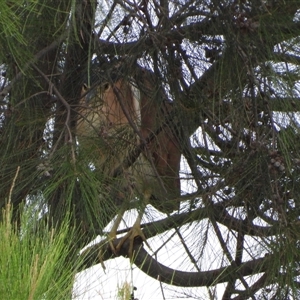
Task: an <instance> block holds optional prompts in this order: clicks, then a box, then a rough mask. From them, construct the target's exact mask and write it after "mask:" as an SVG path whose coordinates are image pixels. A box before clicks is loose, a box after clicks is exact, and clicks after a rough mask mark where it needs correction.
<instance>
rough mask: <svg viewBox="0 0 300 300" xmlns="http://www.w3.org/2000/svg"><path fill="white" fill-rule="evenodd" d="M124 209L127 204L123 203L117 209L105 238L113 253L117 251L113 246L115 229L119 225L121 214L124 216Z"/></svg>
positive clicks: (116, 229)
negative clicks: (117, 211) (115, 216)
mask: <svg viewBox="0 0 300 300" xmlns="http://www.w3.org/2000/svg"><path fill="white" fill-rule="evenodd" d="M126 209H127V205H124V204H123V205H122V207H121V210H120V211H119V213H118V215H117V218H116V220H115V221H114V224H113V227H112V229H111V230H110V232H109V233H108V237H107V240H108V243H109V246H110V248H111V250H112V251H113V253H114V254H117V253H118V249H116V248H115V246H114V244H113V241H114V240H115V239H116V237H117V231H118V228H119V225H120V223H121V221H122V219H123V216H124V213H125V211H126Z"/></svg>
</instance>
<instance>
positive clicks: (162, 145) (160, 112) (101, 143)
mask: <svg viewBox="0 0 300 300" xmlns="http://www.w3.org/2000/svg"><path fill="white" fill-rule="evenodd" d="M170 106H171V105H170V104H167V103H166V101H165V100H164V99H163V93H162V92H161V91H160V90H159V89H158V91H157V89H155V88H154V85H152V84H151V74H150V73H149V72H148V71H146V70H139V76H138V77H137V80H136V81H133V80H132V82H131V80H128V79H125V78H118V79H117V80H116V81H115V82H105V83H102V84H99V85H97V86H96V87H95V89H94V90H93V91H91V92H90V93H87V94H86V95H85V97H83V99H82V101H81V103H80V110H79V116H80V118H79V120H78V122H77V128H76V131H77V137H78V140H79V147H80V148H79V149H81V151H84V152H85V153H91V161H93V163H94V164H95V166H96V168H98V169H99V170H101V171H102V172H103V174H104V175H105V176H107V177H110V176H112V175H114V174H113V172H114V171H115V170H117V169H121V170H123V173H122V174H121V177H122V179H121V182H122V184H121V186H119V187H120V188H121V190H122V191H121V192H122V193H121V194H125V195H126V194H128V197H127V196H124V199H122V201H124V202H127V203H128V202H129V201H130V200H132V199H129V198H133V197H138V198H140V199H141V200H142V202H143V203H144V206H146V204H148V203H149V202H150V203H151V204H152V205H153V206H155V207H156V208H157V209H158V210H160V211H162V212H165V213H170V212H172V211H173V210H175V209H176V208H178V207H179V202H178V199H177V200H176V198H178V196H179V195H180V181H179V167H180V156H181V153H180V150H179V146H178V143H177V140H176V138H175V136H174V135H173V133H172V131H171V130H170V129H169V128H168V127H167V126H162V122H163V120H164V118H165V114H167V113H168V111H169V110H170ZM159 128H160V129H161V130H159ZM157 131H159V134H157V136H155V137H154V138H153V139H152V140H151V141H150V142H149V143H148V144H147V146H146V147H143V149H144V150H143V151H141V153H140V154H139V155H138V156H137V157H135V159H134V160H133V161H134V162H133V163H132V164H131V165H130V167H128V168H126V167H125V164H124V161H125V160H126V159H128V156H129V154H130V153H132V151H134V150H136V149H137V148H138V147H139V146H140V145H141V143H144V142H145V141H146V139H147V138H149V135H150V134H153V133H155V132H157ZM127 206H128V205H127ZM127 206H126V205H124V206H123V209H121V211H120V213H119V215H118V217H117V220H116V221H115V224H114V226H113V229H112V233H111V238H114V237H115V234H116V231H117V228H118V226H119V223H120V221H121V219H122V215H123V213H124V211H125V210H126V207H127ZM142 214H143V209H141V211H140V214H139V218H138V220H137V221H136V223H135V225H134V226H133V228H134V230H133V229H132V232H131V233H129V234H128V236H126V238H128V237H129V238H132V239H133V238H134V236H136V235H140V236H142V238H144V239H145V237H144V236H143V234H142V232H141V230H140V229H137V228H139V223H140V221H141V217H142ZM136 229H137V231H136ZM133 232H134V233H133ZM119 247H121V245H120V246H119ZM116 250H118V249H116Z"/></svg>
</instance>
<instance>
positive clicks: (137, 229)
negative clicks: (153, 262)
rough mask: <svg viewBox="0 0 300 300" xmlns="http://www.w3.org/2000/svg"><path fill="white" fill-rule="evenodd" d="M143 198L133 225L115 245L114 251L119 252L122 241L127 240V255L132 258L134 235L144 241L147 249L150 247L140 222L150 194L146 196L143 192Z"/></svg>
mask: <svg viewBox="0 0 300 300" xmlns="http://www.w3.org/2000/svg"><path fill="white" fill-rule="evenodd" d="M144 196H145V200H146V201H144V202H143V204H142V208H141V209H140V210H139V213H138V217H137V219H136V221H135V222H134V224H133V226H132V227H131V229H130V230H129V231H128V232H127V233H126V235H125V236H123V238H122V239H121V241H120V242H119V243H118V245H117V247H116V252H119V251H120V249H121V247H122V246H123V244H124V242H125V241H126V240H129V250H128V256H129V258H130V259H131V258H132V254H133V253H132V252H133V245H134V239H135V238H136V237H140V238H141V239H142V240H143V242H145V244H146V245H147V246H148V247H149V249H151V247H150V245H149V244H148V242H147V239H146V237H145V235H144V233H143V230H142V229H141V222H142V218H143V215H144V212H145V209H146V205H147V203H148V201H149V198H150V195H149V197H147V196H148V195H147V194H146V193H145V194H144Z"/></svg>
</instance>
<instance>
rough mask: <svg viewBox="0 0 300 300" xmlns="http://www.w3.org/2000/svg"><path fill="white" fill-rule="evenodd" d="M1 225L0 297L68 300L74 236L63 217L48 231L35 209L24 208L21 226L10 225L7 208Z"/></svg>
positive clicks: (10, 209) (72, 274) (71, 275)
mask: <svg viewBox="0 0 300 300" xmlns="http://www.w3.org/2000/svg"><path fill="white" fill-rule="evenodd" d="M2 213H3V221H2V222H1V223H0V239H1V244H0V253H1V256H0V294H1V298H2V299H15V300H18V299H20V300H23V299H28V300H34V299H37V300H40V299H43V300H47V299H49V300H55V299H57V300H58V299H70V297H71V295H70V291H71V288H72V284H73V280H74V276H75V273H76V268H75V266H74V264H73V261H72V259H71V257H72V255H73V254H72V237H74V232H73V230H72V228H71V227H70V226H69V225H70V224H69V222H68V217H67V216H66V218H65V221H64V223H63V224H62V226H61V227H60V228H59V229H58V228H50V227H49V226H47V225H46V222H44V221H43V220H42V219H41V218H39V212H38V211H37V210H36V208H35V206H34V205H31V206H26V207H25V208H24V209H23V212H22V219H21V222H20V225H19V226H17V225H15V224H14V223H12V222H11V217H12V207H11V206H10V204H7V205H6V207H5V209H3V211H2Z"/></svg>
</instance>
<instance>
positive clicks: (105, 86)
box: [103, 82, 109, 91]
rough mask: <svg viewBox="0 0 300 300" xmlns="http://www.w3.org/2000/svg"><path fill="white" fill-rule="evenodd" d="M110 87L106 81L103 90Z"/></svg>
mask: <svg viewBox="0 0 300 300" xmlns="http://www.w3.org/2000/svg"><path fill="white" fill-rule="evenodd" d="M108 89H109V83H108V82H106V83H104V84H103V90H104V91H107V90H108Z"/></svg>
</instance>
